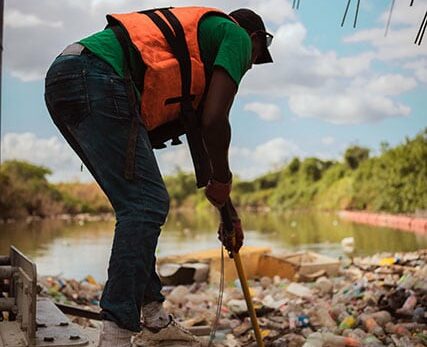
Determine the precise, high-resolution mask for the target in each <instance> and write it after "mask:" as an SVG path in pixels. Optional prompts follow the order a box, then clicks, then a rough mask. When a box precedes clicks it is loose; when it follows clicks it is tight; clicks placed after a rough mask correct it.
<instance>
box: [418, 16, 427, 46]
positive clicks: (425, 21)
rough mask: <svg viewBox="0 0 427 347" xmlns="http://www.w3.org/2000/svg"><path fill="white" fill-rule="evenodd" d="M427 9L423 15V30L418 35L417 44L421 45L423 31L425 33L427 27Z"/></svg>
mask: <svg viewBox="0 0 427 347" xmlns="http://www.w3.org/2000/svg"><path fill="white" fill-rule="evenodd" d="M426 17H427V11H426V14H425V16H424V28H423V31H422V33H421V36H420V39H419V41H418V46H419V45H421V41H422V40H423V37H424V33H425V31H426V27H427V18H426Z"/></svg>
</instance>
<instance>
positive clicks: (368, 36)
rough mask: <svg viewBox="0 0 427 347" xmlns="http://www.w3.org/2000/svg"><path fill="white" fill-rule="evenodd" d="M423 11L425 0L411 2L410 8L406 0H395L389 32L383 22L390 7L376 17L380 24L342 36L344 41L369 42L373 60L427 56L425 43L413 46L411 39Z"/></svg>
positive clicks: (385, 20)
mask: <svg viewBox="0 0 427 347" xmlns="http://www.w3.org/2000/svg"><path fill="white" fill-rule="evenodd" d="M424 13H425V2H423V1H414V5H413V6H412V7H411V6H409V5H408V3H407V2H406V1H396V2H395V8H394V11H393V15H392V19H391V25H390V29H389V32H388V35H387V36H386V37H385V36H384V33H385V25H386V22H387V18H388V15H389V8H387V9H385V10H384V12H383V13H382V14H381V16H380V17H379V18H378V22H379V24H380V25H381V26H380V27H376V28H370V29H364V30H358V31H357V32H355V33H354V34H352V35H349V36H347V37H346V38H344V42H347V43H368V44H370V45H371V46H372V47H373V48H374V54H375V57H376V59H379V60H383V61H392V60H401V59H403V58H415V57H422V56H424V57H425V56H427V46H426V45H425V44H422V45H421V46H418V45H415V44H414V40H415V37H416V34H417V32H418V29H419V26H420V25H421V20H422V18H423V16H424Z"/></svg>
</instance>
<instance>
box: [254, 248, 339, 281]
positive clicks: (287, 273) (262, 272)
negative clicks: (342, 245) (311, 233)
mask: <svg viewBox="0 0 427 347" xmlns="http://www.w3.org/2000/svg"><path fill="white" fill-rule="evenodd" d="M339 266H340V263H339V261H338V259H334V258H330V257H327V256H324V255H321V254H318V253H314V252H297V253H292V254H285V255H277V254H275V255H270V254H265V255H262V256H261V258H260V260H259V266H258V273H257V275H258V276H260V277H261V276H268V277H273V276H275V275H278V276H280V277H282V278H287V279H290V280H297V279H298V276H306V277H307V276H308V277H309V275H311V274H314V273H320V271H324V272H325V274H327V275H328V276H335V275H336V274H337V273H338V270H339Z"/></svg>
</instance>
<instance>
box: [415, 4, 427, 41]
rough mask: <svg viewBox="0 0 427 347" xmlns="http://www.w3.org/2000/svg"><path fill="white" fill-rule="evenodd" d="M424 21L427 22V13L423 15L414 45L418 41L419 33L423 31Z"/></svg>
mask: <svg viewBox="0 0 427 347" xmlns="http://www.w3.org/2000/svg"><path fill="white" fill-rule="evenodd" d="M426 21H427V11H426V13H425V15H424V18H423V21H422V22H421V26H420V29H419V30H418V33H417V37H416V38H415V42H414V43H415V44H416V43H417V41H418V39H419V38H420V34H421V31H422V29H423V26H425V23H426ZM420 43H421V40H420ZM420 43H418V45H420Z"/></svg>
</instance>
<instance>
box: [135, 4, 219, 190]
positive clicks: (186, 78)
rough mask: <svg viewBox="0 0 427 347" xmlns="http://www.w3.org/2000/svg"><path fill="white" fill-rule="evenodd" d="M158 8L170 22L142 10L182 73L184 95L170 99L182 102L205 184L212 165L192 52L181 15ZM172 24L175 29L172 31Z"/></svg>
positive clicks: (199, 183)
mask: <svg viewBox="0 0 427 347" xmlns="http://www.w3.org/2000/svg"><path fill="white" fill-rule="evenodd" d="M159 11H160V12H161V13H162V14H163V16H164V17H165V18H166V20H167V21H168V22H169V24H170V26H169V25H168V24H167V23H166V22H165V20H163V18H161V17H160V16H159V15H158V14H157V13H155V12H151V11H149V12H143V14H145V15H147V16H148V17H149V18H150V19H151V20H152V21H153V23H154V24H155V25H156V26H157V27H158V28H159V29H160V31H161V32H162V34H163V35H164V37H165V39H166V41H167V42H168V44H169V46H170V47H171V50H172V53H173V54H174V55H175V58H176V59H177V60H178V63H179V68H180V74H181V96H180V97H177V98H175V97H174V98H171V99H174V101H175V100H176V101H177V102H178V101H179V102H180V104H181V114H180V119H181V120H182V123H183V124H184V127H185V130H186V131H185V133H186V137H187V140H188V146H189V147H190V154H191V158H192V160H193V164H194V168H195V174H196V180H197V186H198V187H199V188H200V187H204V186H206V184H207V182H208V180H209V178H210V176H211V168H210V163H209V160H208V154H207V152H206V150H205V147H204V144H203V139H202V134H201V131H200V127H199V125H198V119H197V114H196V111H195V110H194V107H193V104H192V100H193V97H194V96H192V95H190V92H191V77H192V76H191V75H192V74H191V59H190V53H189V50H188V46H187V41H186V39H185V33H184V28H183V27H182V25H181V23H180V21H179V20H178V18H176V16H175V15H174V14H173V13H172V12H171V11H170V10H169V9H160V10H159ZM171 27H172V28H173V30H174V31H172V29H171ZM171 99H168V100H167V101H170V100H171Z"/></svg>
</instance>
